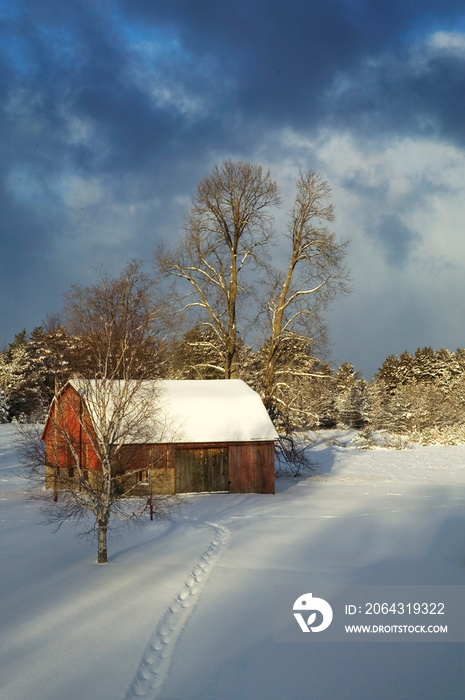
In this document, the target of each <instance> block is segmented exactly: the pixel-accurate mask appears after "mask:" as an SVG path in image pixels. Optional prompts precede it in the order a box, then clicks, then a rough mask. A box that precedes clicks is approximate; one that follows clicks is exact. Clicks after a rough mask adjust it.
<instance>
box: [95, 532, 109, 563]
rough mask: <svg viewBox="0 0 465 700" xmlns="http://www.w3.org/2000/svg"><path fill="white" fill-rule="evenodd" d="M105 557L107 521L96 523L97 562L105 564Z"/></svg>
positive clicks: (106, 559)
mask: <svg viewBox="0 0 465 700" xmlns="http://www.w3.org/2000/svg"><path fill="white" fill-rule="evenodd" d="M107 561H108V558H107V523H106V522H105V523H99V524H98V554H97V564H106V563H107Z"/></svg>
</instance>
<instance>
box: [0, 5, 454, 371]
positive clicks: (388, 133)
mask: <svg viewBox="0 0 465 700" xmlns="http://www.w3.org/2000/svg"><path fill="white" fill-rule="evenodd" d="M2 12H3V23H2V25H1V26H0V70H1V71H2V81H1V82H0V103H1V105H2V109H1V110H0V129H1V131H2V136H3V138H2V143H1V145H0V148H1V158H0V212H1V215H2V230H1V233H0V236H1V238H0V245H1V252H2V255H1V256H0V266H1V267H2V269H1V272H2V276H1V279H0V294H1V296H2V299H10V300H12V301H10V302H8V304H7V305H6V306H5V307H4V317H5V319H7V320H5V321H4V322H3V324H2V325H1V326H0V343H2V342H8V341H9V340H10V339H11V338H12V337H13V335H14V333H15V332H17V331H18V330H20V327H23V326H26V327H27V328H29V329H31V328H32V327H33V326H34V325H37V324H38V323H40V321H41V320H42V318H43V317H44V316H46V314H47V313H48V312H49V311H50V310H56V309H57V308H59V306H60V294H61V292H62V291H64V290H65V289H66V288H67V287H68V286H69V285H70V284H71V283H72V282H78V283H79V282H86V281H90V280H91V279H92V275H93V274H94V273H93V268H99V267H101V266H104V267H106V268H107V269H109V271H110V272H113V271H114V272H119V269H120V268H121V267H122V266H123V265H124V263H125V262H126V261H127V260H128V259H129V258H130V257H134V256H135V257H143V258H147V259H148V258H150V256H151V252H152V250H153V248H154V247H155V246H156V244H157V242H158V241H159V240H160V239H161V238H164V240H165V242H166V243H167V244H169V243H170V241H172V240H174V239H176V237H177V236H179V235H180V232H181V231H182V222H183V217H184V215H185V213H186V211H187V207H188V203H189V198H190V196H191V194H192V193H193V192H194V189H195V186H196V183H197V182H198V181H199V180H200V179H201V178H202V177H203V176H204V175H205V174H207V173H208V172H209V170H210V168H211V167H212V165H213V164H214V163H215V162H221V161H222V160H224V159H225V158H227V157H232V158H244V159H247V160H252V161H254V162H258V163H261V164H263V165H264V166H266V167H271V168H272V173H273V175H274V176H275V177H277V178H278V179H279V182H280V184H281V186H282V188H283V192H284V196H285V199H286V203H287V202H289V203H290V201H291V198H292V192H293V178H294V176H295V174H296V173H297V171H298V169H299V168H304V169H305V168H313V169H316V170H319V171H321V172H322V174H323V175H324V177H326V178H327V179H328V180H329V182H330V183H331V185H332V188H333V200H334V203H335V206H336V215H337V219H336V224H335V228H336V230H337V231H338V232H339V233H340V235H341V236H342V237H348V238H350V239H351V241H352V242H351V247H350V259H349V263H350V265H351V267H352V270H353V272H352V276H353V279H354V286H355V289H356V292H355V293H354V295H353V296H352V297H350V298H348V299H347V300H344V301H343V302H340V306H339V304H337V305H335V307H334V311H333V312H332V313H333V314H335V315H334V316H333V319H334V329H333V338H334V339H335V343H336V346H337V348H338V349H337V350H336V354H338V355H339V357H340V359H341V361H342V360H345V359H348V360H350V361H351V362H352V363H353V364H354V365H355V366H356V367H359V366H360V364H359V360H360V362H363V363H364V367H361V369H364V368H365V367H372V366H373V365H374V364H377V365H378V366H379V364H381V362H382V360H383V359H384V357H380V356H379V355H380V354H381V353H382V341H383V342H384V343H385V344H386V354H387V353H388V352H389V351H392V350H390V349H389V348H388V347H387V346H388V345H389V343H391V342H392V343H396V342H397V341H398V345H399V347H400V346H402V343H403V339H407V338H409V342H411V343H414V342H415V340H414V338H415V337H418V338H419V337H420V335H421V333H420V330H419V329H420V327H421V328H424V329H425V330H424V335H422V336H421V337H422V340H426V336H427V334H428V333H431V334H433V331H432V330H431V326H432V325H434V328H436V329H439V328H440V329H442V331H443V334H444V340H443V341H442V342H441V344H447V343H448V342H449V340H450V342H451V343H452V341H454V342H455V340H456V339H457V338H458V335H459V334H458V331H457V330H456V329H458V328H459V327H460V321H459V316H458V315H457V314H458V303H457V302H456V301H455V299H456V298H461V297H460V295H462V297H463V293H464V292H465V289H464V288H463V287H464V285H463V283H462V282H461V277H460V274H459V271H460V270H461V269H462V268H463V264H464V263H465V259H464V258H465V251H464V244H463V242H462V241H464V240H465V236H464V235H463V223H462V222H463V221H464V220H465V211H464V205H463V204H462V202H463V188H464V183H465V170H464V153H463V149H464V145H465V144H464V136H465V127H464V121H463V117H462V115H463V113H464V107H465V105H464V100H465V90H464V88H465V85H464V76H465V65H464V62H465V34H464V29H465V27H464V23H463V4H462V3H461V2H458V0H446V1H444V0H422V2H420V0H413V1H412V2H409V3H405V2H401V1H400V0H389V1H388V0H379V1H378V2H376V3H375V2H361V0H360V1H359V0H341V1H339V0H338V1H337V2H336V1H332V0H330V1H329V2H325V3H321V2H316V1H312V2H309V1H308V0H295V1H294V2H292V3H288V2H284V0H269V1H268V2H266V3H265V2H263V1H262V2H261V1H260V0H238V1H237V2H234V3H218V2H217V1H216V0H204V2H202V3H198V2H192V0H177V1H176V2H153V1H152V0H138V2H133V1H132V0H105V2H102V3H95V2H90V0H69V2H66V3H63V2H58V0H42V1H41V2H40V3H38V2H33V1H32V0H13V2H10V3H6V4H4V6H3V8H2ZM286 208H288V207H286V206H285V207H284V211H286ZM282 221H284V216H283V217H282V219H281V220H280V221H279V222H278V225H281V223H282ZM278 227H279V226H278ZM433 270H434V272H433ZM428 271H429V272H428ZM462 277H463V275H462ZM431 284H432V285H433V288H434V297H431V295H430V293H429V291H428V289H429V287H428V285H431ZM430 288H431V287H430ZM452 289H453V294H454V295H456V297H454V301H453V302H451V301H450V300H449V301H448V295H449V296H450V294H452V291H451V290H452ZM12 291H14V294H13V295H12ZM457 295H458V296H457ZM386 300H389V311H386V310H385V311H383V312H381V311H380V307H381V306H382V304H383V303H385V301H386ZM377 305H378V306H377ZM446 305H447V309H448V312H447V313H442V314H441V312H440V309H441V307H442V308H444V307H445V306H446ZM378 307H379V308H378ZM429 308H431V309H432V313H433V312H434V314H436V316H435V317H434V321H431V323H430V324H429V326H430V330H429V331H428V329H427V328H426V326H425V323H426V319H428V318H429V315H428V309H429ZM338 309H341V310H342V309H343V310H344V312H343V313H342V312H341V313H342V316H341V315H338V314H339V311H338ZM415 309H416V318H417V319H418V323H414V322H412V320H411V319H410V320H408V318H407V316H408V313H414V310H415ZM407 312H408V313H407ZM383 315H384V322H383V320H382V316H383ZM446 319H447V324H446ZM352 326H355V327H356V328H357V332H356V333H355V334H353V333H351V330H350V329H351V327H352ZM415 329H416V330H415ZM436 337H438V336H437V334H436V335H435V338H436ZM419 344H420V343H419ZM425 344H432V343H425ZM457 344H459V342H458V343H457ZM396 347H397V345H396ZM370 348H371V349H370ZM402 349H405V348H404V347H402ZM414 349H415V348H413V350H414ZM345 352H347V355H349V354H351V353H353V354H351V356H350V357H349V356H347V357H345V356H344V353H345ZM375 356H376V357H378V358H379V359H378V360H375V359H373V358H374V357H375ZM364 371H365V370H364ZM366 371H368V370H366Z"/></svg>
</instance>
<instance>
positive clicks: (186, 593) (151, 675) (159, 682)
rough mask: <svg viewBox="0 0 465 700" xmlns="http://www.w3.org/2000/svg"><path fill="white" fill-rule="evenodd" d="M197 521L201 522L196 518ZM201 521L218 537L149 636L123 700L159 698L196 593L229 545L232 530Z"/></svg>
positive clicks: (199, 560)
mask: <svg viewBox="0 0 465 700" xmlns="http://www.w3.org/2000/svg"><path fill="white" fill-rule="evenodd" d="M194 520H196V522H201V521H198V520H197V519H196V518H195V519H194ZM202 524H203V525H207V526H209V527H211V528H212V529H213V530H214V532H215V537H214V538H213V540H212V541H211V542H210V544H209V546H208V547H207V549H206V550H205V552H204V553H203V554H202V556H201V557H200V558H199V559H198V560H197V562H196V564H195V565H194V567H193V569H192V571H191V572H190V574H189V576H188V577H187V579H186V581H185V582H184V584H183V586H182V588H181V590H180V592H179V593H178V595H177V596H176V598H175V599H174V600H173V602H172V603H171V605H170V606H169V607H168V609H167V610H166V611H165V613H164V614H163V616H162V618H161V620H160V621H159V623H158V625H157V627H156V629H155V631H154V632H153V634H152V636H151V637H150V640H149V642H148V644H147V646H146V648H145V651H144V654H143V656H142V660H141V662H140V664H139V668H138V669H137V672H136V675H135V676H134V679H133V681H132V683H131V685H130V686H129V689H128V691H127V693H126V695H125V698H124V700H156V698H157V697H158V695H159V693H160V690H161V688H162V686H163V683H164V681H165V679H166V677H167V675H168V671H169V668H170V663H171V656H172V654H173V650H174V647H175V645H176V641H177V639H178V637H179V635H180V633H181V631H182V629H183V627H184V625H185V624H186V622H187V620H188V618H189V616H190V615H191V614H192V611H193V609H194V607H195V605H196V603H197V598H196V596H197V594H198V593H199V592H200V590H201V588H202V586H203V585H204V584H205V582H206V580H207V579H208V576H209V574H210V573H211V571H212V569H213V567H214V566H215V564H216V563H217V561H218V559H219V558H220V557H221V555H222V554H223V552H224V551H225V550H226V549H227V547H228V545H229V542H230V539H231V532H230V531H229V530H228V528H227V527H224V526H223V525H218V524H217V523H211V522H207V521H204V522H202Z"/></svg>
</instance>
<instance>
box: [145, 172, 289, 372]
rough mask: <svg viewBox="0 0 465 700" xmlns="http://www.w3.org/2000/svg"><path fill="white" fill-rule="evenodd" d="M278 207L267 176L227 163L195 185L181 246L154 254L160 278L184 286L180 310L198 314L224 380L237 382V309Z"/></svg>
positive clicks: (264, 249) (273, 184)
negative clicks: (218, 356) (213, 342)
mask: <svg viewBox="0 0 465 700" xmlns="http://www.w3.org/2000/svg"><path fill="white" fill-rule="evenodd" d="M278 203H279V195H278V190H277V185H276V182H275V181H274V180H272V179H271V176H270V173H269V172H268V171H267V172H264V171H263V170H262V168H261V167H260V166H258V165H252V164H251V163H248V162H242V161H239V162H234V161H231V160H227V161H225V162H224V163H223V164H222V165H221V166H215V167H214V168H213V171H212V173H211V174H210V175H209V176H207V177H206V178H204V179H203V180H202V181H201V182H200V183H199V185H198V187H197V192H196V194H195V196H194V198H193V201H192V208H191V211H190V215H189V218H188V220H187V224H186V233H185V236H184V238H183V239H182V240H181V242H180V243H179V245H178V246H177V247H176V248H175V250H174V251H173V252H171V253H168V252H166V251H165V250H164V249H163V248H162V247H161V248H159V249H158V251H157V252H156V254H155V264H156V267H157V269H158V271H159V272H160V273H161V274H163V275H165V276H171V277H174V280H175V282H184V283H185V289H186V291H185V293H184V294H183V293H182V292H181V295H182V297H183V303H182V304H180V307H181V308H182V310H186V309H190V310H191V311H192V310H195V309H197V310H200V311H201V312H202V322H203V323H204V324H205V325H206V326H207V327H208V328H210V330H211V331H212V332H213V333H214V335H215V337H216V345H217V347H218V348H219V349H220V352H221V355H222V357H223V365H224V376H225V378H226V379H229V378H235V377H237V376H238V357H237V312H238V305H239V304H240V303H241V302H242V301H243V300H245V299H248V298H249V296H250V277H247V275H246V274H245V273H246V269H247V268H248V267H249V266H251V265H254V264H255V265H257V264H262V262H263V259H264V258H265V257H266V256H267V254H268V252H267V244H268V242H269V240H270V237H271V233H272V230H271V224H272V219H271V217H270V208H271V207H272V206H273V205H276V204H278Z"/></svg>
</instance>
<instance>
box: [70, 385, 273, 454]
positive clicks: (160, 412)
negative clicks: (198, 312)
mask: <svg viewBox="0 0 465 700" xmlns="http://www.w3.org/2000/svg"><path fill="white" fill-rule="evenodd" d="M70 383H71V385H72V386H73V387H74V388H75V389H76V391H78V392H79V393H83V389H86V388H87V390H88V391H89V388H90V387H91V385H92V384H93V385H94V386H95V387H96V384H97V383H89V382H85V384H84V385H81V383H80V382H79V380H71V381H70ZM114 384H115V385H118V387H116V386H114V394H115V396H116V395H118V396H121V391H122V382H114ZM92 393H93V392H92V390H90V392H89V393H88V395H86V396H84V399H85V401H86V404H87V407H88V409H89V411H90V414H91V416H93V418H94V422H98V421H95V418H96V413H97V412H98V410H99V407H98V406H95V407H93V406H92V403H93V402H92ZM97 393H98V391H97ZM111 393H113V392H111ZM135 396H137V397H138V398H137V401H138V402H141V403H145V402H146V401H149V402H152V404H153V413H152V412H151V414H150V421H151V424H152V428H153V430H152V433H153V435H154V437H153V441H154V442H155V441H156V442H160V443H171V442H176V443H188V442H195V443H199V442H207V443H212V442H213V443H215V442H242V441H245V442H248V441H270V440H276V439H277V438H278V434H277V432H276V430H275V428H274V426H273V423H272V422H271V420H270V418H269V416H268V413H267V411H266V409H265V407H264V405H263V403H262V400H261V399H260V396H259V395H258V394H257V392H256V391H254V390H253V389H251V388H250V387H249V386H248V385H247V384H246V383H245V382H243V381H242V380H241V379H208V380H206V379H205V380H200V379H199V380H197V379H196V380H184V379H179V380H171V379H164V380H158V381H154V382H142V383H141V385H140V391H138V392H136V394H135ZM136 412H137V410H136ZM108 413H111V410H109V411H108ZM134 441H138V440H134Z"/></svg>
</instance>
